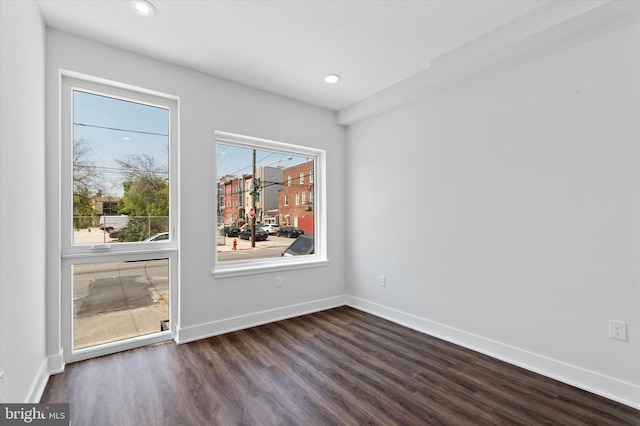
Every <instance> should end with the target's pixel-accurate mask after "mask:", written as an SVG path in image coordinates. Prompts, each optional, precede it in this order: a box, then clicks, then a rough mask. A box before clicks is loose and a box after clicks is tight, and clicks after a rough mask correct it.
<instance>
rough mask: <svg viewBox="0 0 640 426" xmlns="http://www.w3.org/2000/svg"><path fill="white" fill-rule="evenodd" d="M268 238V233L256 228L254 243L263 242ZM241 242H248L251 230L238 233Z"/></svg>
mask: <svg viewBox="0 0 640 426" xmlns="http://www.w3.org/2000/svg"><path fill="white" fill-rule="evenodd" d="M267 238H269V233H268V232H267V231H263V230H262V228H258V227H257V226H256V241H264V240H266V239H267ZM240 239H241V240H250V239H251V228H247V229H245V230H244V231H242V232H241V233H240Z"/></svg>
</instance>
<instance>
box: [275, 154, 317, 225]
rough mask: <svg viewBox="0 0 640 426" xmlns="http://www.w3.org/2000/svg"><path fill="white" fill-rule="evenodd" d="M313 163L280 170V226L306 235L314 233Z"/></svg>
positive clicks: (308, 162) (309, 162)
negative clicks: (298, 229) (297, 229)
mask: <svg viewBox="0 0 640 426" xmlns="http://www.w3.org/2000/svg"><path fill="white" fill-rule="evenodd" d="M313 167H314V162H313V161H307V162H306V163H302V164H298V165H295V166H292V167H288V168H286V169H283V170H282V182H283V185H282V190H281V191H280V192H279V194H278V210H279V222H280V226H286V225H290V226H295V227H297V228H300V229H302V230H303V231H304V232H305V233H307V234H313V231H314V216H313V215H314V212H313V210H314V209H313V205H314V192H313V188H314V169H313Z"/></svg>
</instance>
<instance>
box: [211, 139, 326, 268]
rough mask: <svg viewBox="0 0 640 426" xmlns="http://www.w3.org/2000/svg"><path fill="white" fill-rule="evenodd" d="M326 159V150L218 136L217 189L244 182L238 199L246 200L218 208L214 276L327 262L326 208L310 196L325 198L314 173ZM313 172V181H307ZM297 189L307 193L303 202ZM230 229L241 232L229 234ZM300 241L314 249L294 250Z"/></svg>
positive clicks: (321, 166)
mask: <svg viewBox="0 0 640 426" xmlns="http://www.w3.org/2000/svg"><path fill="white" fill-rule="evenodd" d="M324 158H325V153H324V151H322V150H318V149H314V148H309V147H304V146H300V145H293V144H288V143H282V142H276V141H270V140H265V139H259V138H254V137H248V136H242V135H237V134H231V133H226V132H216V179H217V182H218V185H219V186H221V185H224V184H225V182H228V183H233V182H241V181H245V183H244V186H239V191H241V192H243V193H244V194H238V198H240V197H242V196H243V195H244V196H246V197H247V199H246V203H245V205H244V206H242V208H241V207H240V206H233V205H229V204H226V205H225V207H224V208H220V209H218V212H217V214H218V217H217V219H216V221H215V222H214V223H216V222H217V223H218V224H219V225H218V232H217V239H218V241H217V244H216V247H217V250H216V259H215V267H214V271H213V272H214V274H215V275H227V274H228V275H234V274H245V273H253V272H259V271H262V270H265V269H281V268H284V269H287V268H294V267H307V266H310V265H315V264H318V263H323V262H326V249H325V247H326V242H325V239H326V236H325V235H326V231H325V219H324V217H325V213H324V212H325V207H326V206H325V205H324V204H325V203H324V198H323V197H322V196H320V195H315V196H314V195H313V194H324V193H323V192H322V187H323V185H322V183H323V182H324V181H323V176H322V174H321V173H319V172H318V171H319V170H324V161H325V160H324ZM312 170H314V171H315V173H316V176H314V177H315V179H314V181H312V182H310V181H308V180H307V181H306V182H305V180H304V176H305V175H307V176H310V175H311V173H312ZM301 190H303V191H304V192H303V193H305V194H306V193H309V194H310V195H309V198H308V199H307V198H306V196H305V198H304V201H303V202H302V203H300V193H301ZM290 199H295V204H292V203H290V202H289V200H290ZM219 205H222V203H220V204H219ZM234 227H237V228H238V229H239V230H240V231H239V234H237V235H236V234H235V233H232V232H229V230H232V229H235V228H234ZM299 238H304V239H305V246H306V247H308V246H311V247H312V248H311V249H310V250H305V251H304V252H300V251H296V250H295V245H293V243H294V241H296V239H299ZM292 245H293V248H292Z"/></svg>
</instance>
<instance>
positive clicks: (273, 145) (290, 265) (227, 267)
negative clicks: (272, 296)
mask: <svg viewBox="0 0 640 426" xmlns="http://www.w3.org/2000/svg"><path fill="white" fill-rule="evenodd" d="M214 143H216V144H217V143H223V144H227V145H229V144H231V145H236V146H240V147H243V148H248V149H258V150H262V151H272V152H278V153H282V154H288V155H290V154H294V155H296V156H300V157H307V158H309V159H313V160H314V166H313V167H314V170H316V171H317V172H318V176H314V177H315V179H314V181H315V182H314V193H315V197H316V198H315V199H314V200H313V201H314V244H315V253H314V254H312V255H306V256H293V257H272V258H263V259H244V260H226V261H223V262H221V261H219V260H218V253H217V250H216V251H215V254H214V262H213V269H212V271H211V272H212V274H213V276H214V277H215V278H225V277H232V276H243V275H251V274H260V273H264V272H268V271H287V270H294V269H301V268H310V267H321V266H326V265H327V264H328V258H327V227H326V217H327V206H326V189H325V188H326V187H325V184H326V173H325V171H326V151H325V150H322V149H318V148H312V147H308V146H302V145H295V144H291V143H286V142H279V141H274V140H269V139H262V138H257V137H253V136H246V135H240V134H236V133H229V132H224V131H220V130H216V131H215V132H214ZM217 160H218V159H217V158H216V159H215V162H214V164H215V167H214V179H215V176H217ZM290 178H291V177H289V179H290ZM288 181H289V182H291V181H290V180H288ZM214 214H217V212H214ZM217 221H218V218H217V217H216V220H215V223H217ZM215 238H216V241H214V247H215V246H217V239H218V238H221V237H220V236H219V235H216V236H215Z"/></svg>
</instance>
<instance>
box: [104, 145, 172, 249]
mask: <svg viewBox="0 0 640 426" xmlns="http://www.w3.org/2000/svg"><path fill="white" fill-rule="evenodd" d="M116 161H117V162H118V164H119V165H120V168H121V169H122V171H123V173H124V175H125V177H126V178H127V180H126V181H125V182H124V184H123V187H124V195H123V197H122V208H121V209H120V212H121V213H125V214H128V215H129V222H128V224H127V231H126V233H125V235H123V236H122V237H120V236H119V239H122V240H124V241H141V240H143V239H145V238H147V237H149V236H151V235H153V234H156V233H159V232H167V231H168V230H169V181H168V177H167V176H168V173H167V170H166V168H164V167H162V166H158V165H157V164H156V161H155V159H154V157H152V156H150V155H147V154H141V155H133V156H128V157H126V158H124V159H121V160H116Z"/></svg>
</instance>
